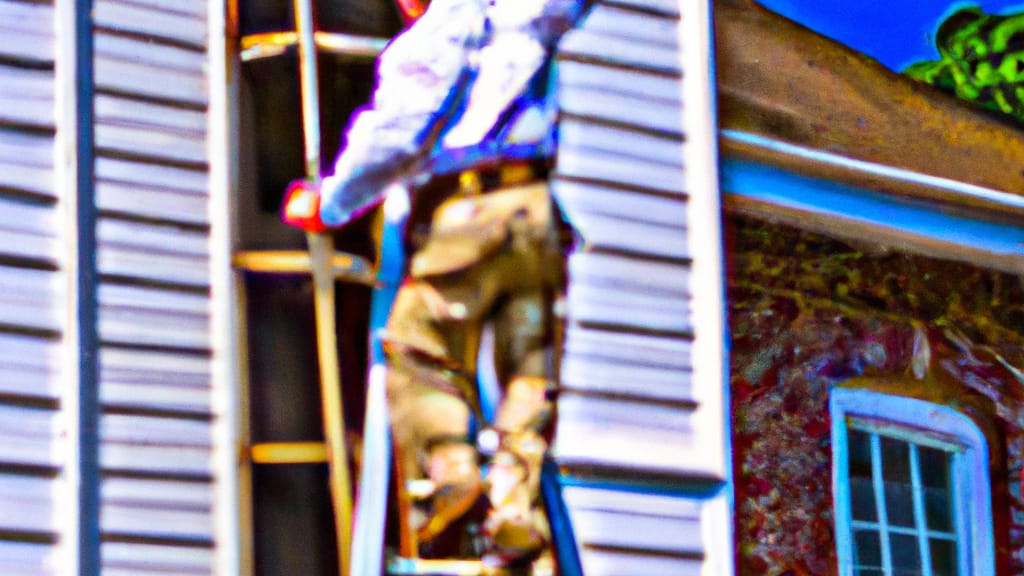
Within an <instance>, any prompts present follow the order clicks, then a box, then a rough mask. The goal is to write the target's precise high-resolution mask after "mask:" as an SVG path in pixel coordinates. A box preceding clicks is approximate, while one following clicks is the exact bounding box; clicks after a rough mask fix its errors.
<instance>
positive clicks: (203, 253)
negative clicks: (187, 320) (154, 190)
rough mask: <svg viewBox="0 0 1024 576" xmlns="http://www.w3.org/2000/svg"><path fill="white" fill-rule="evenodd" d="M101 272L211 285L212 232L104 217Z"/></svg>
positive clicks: (100, 249)
mask: <svg viewBox="0 0 1024 576" xmlns="http://www.w3.org/2000/svg"><path fill="white" fill-rule="evenodd" d="M97 236H98V238H99V245H100V248H99V254H98V260H99V268H100V272H101V273H102V274H106V275H110V276H120V277H125V276H126V277H132V278H138V279H140V280H149V281H154V282H166V283H170V284H180V285H184V286H196V287H205V286H208V285H209V276H210V274H209V246H208V242H209V234H208V233H207V232H206V231H203V230H199V231H197V230H189V229H182V228H179V227H177V226H172V225H163V224H151V223H143V222H138V221H132V220H122V219H120V218H101V219H100V222H99V225H98V228H97Z"/></svg>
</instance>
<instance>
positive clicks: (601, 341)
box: [552, 0, 732, 576]
mask: <svg viewBox="0 0 1024 576" xmlns="http://www.w3.org/2000/svg"><path fill="white" fill-rule="evenodd" d="M682 5H683V6H687V5H690V3H687V2H684V3H682ZM678 6H679V5H678V4H677V3H676V2H674V1H671V0H628V1H625V2H620V1H618V0H614V1H611V0H610V1H609V2H608V3H602V2H598V3H597V4H596V5H595V6H594V8H593V9H592V11H591V12H590V13H589V14H588V15H587V16H586V18H585V19H584V21H583V22H582V23H581V25H580V26H579V27H578V28H577V29H576V30H573V31H572V32H570V33H568V34H567V35H566V36H565V37H564V39H563V41H562V43H561V44H560V46H559V55H558V62H559V68H558V70H559V78H558V82H559V85H558V94H559V108H560V112H561V115H560V118H561V119H560V122H559V148H558V158H557V164H556V166H557V168H556V170H555V173H554V175H553V178H552V187H553V193H554V196H555V198H556V199H557V201H558V203H559V205H560V207H561V208H562V211H563V213H564V214H565V215H566V217H567V218H568V220H569V221H570V223H571V224H572V225H573V227H574V229H575V230H576V232H577V234H578V237H579V242H578V245H577V246H576V248H575V251H574V252H573V253H572V254H570V256H569V262H568V271H569V284H568V289H567V293H566V308H565V309H566V314H567V317H566V331H565V338H564V347H563V357H562V363H561V370H560V383H559V384H560V390H559V394H558V420H557V424H556V434H555V441H554V445H553V447H552V453H553V455H554V457H555V459H556V461H557V462H558V464H559V466H560V469H561V470H562V471H563V474H564V475H565V477H564V485H563V493H562V494H563V497H564V503H565V505H566V509H567V510H568V514H569V518H570V520H571V522H572V526H573V532H574V536H575V538H576V545H577V551H578V553H579V557H580V562H581V567H582V569H583V573H585V574H587V575H588V576H590V575H598V576H601V575H613V574H614V575H618V574H663V575H673V576H675V575H686V574H707V573H715V572H709V571H708V570H709V566H722V565H727V564H728V562H727V560H722V558H724V557H731V554H732V553H731V551H730V550H727V549H724V548H723V547H722V546H721V545H722V544H727V543H726V542H724V539H722V540H717V541H716V542H715V543H709V542H708V541H707V538H708V534H709V533H711V531H712V530H713V528H712V525H713V524H714V525H717V524H715V523H720V524H721V525H725V523H726V522H727V519H726V518H725V515H724V514H723V513H721V512H720V511H717V510H718V509H716V512H714V514H713V515H712V516H714V518H713V521H712V524H709V523H708V522H709V520H708V518H709V514H708V513H707V512H706V510H707V509H708V506H709V505H710V503H711V502H713V501H715V499H713V498H709V496H708V494H710V493H712V492H714V490H715V489H716V488H720V487H721V486H722V485H723V481H724V479H725V474H724V470H722V468H721V465H720V464H719V463H718V462H719V461H721V460H723V459H724V456H721V454H718V456H717V458H714V459H712V461H707V459H705V458H703V456H702V455H705V454H708V453H709V451H712V452H713V451H715V450H716V447H715V444H719V443H721V438H722V428H723V427H724V425H725V424H724V422H723V421H722V418H721V416H718V415H713V416H712V417H710V418H709V417H708V414H707V409H706V408H705V410H704V411H703V412H702V411H701V408H702V406H703V405H704V403H705V401H706V400H707V399H708V398H712V397H715V396H717V397H718V398H719V399H720V398H721V395H722V392H721V390H720V389H715V390H710V391H709V390H707V386H709V385H711V384H703V385H701V384H700V383H699V382H698V380H697V378H696V376H695V374H696V370H697V368H699V367H701V366H703V369H704V370H705V371H706V370H707V369H708V368H710V369H711V370H717V371H719V372H720V371H721V368H722V365H723V364H722V359H721V358H720V357H706V358H701V357H698V356H697V352H696V350H697V346H696V345H695V343H696V342H697V340H696V337H697V335H698V334H701V333H702V331H705V332H704V333H705V335H706V337H707V335H710V337H711V338H714V337H716V336H715V334H714V332H715V330H716V329H720V327H717V326H702V325H700V323H699V322H698V318H703V316H700V315H698V314H697V311H696V306H697V303H696V301H695V298H696V296H697V291H696V289H695V287H696V286H697V284H696V282H697V274H696V273H695V269H694V261H695V260H696V259H698V258H702V257H703V256H702V255H701V248H702V242H704V245H706V242H707V239H706V238H705V237H700V238H699V237H696V236H694V234H695V231H694V228H697V227H698V226H697V225H693V224H692V219H691V214H690V213H691V211H692V210H693V209H694V206H695V205H697V204H701V203H700V202H695V198H696V197H695V195H697V194H717V191H716V190H714V186H711V187H710V188H709V187H708V186H706V184H703V183H706V182H708V181H714V179H713V178H710V179H708V178H706V179H705V180H703V181H700V180H698V179H695V178H694V177H693V176H692V175H691V174H690V170H691V167H690V166H687V162H689V161H690V159H691V158H692V157H693V156H692V155H691V154H688V153H687V146H691V145H692V141H693V139H692V138H691V137H692V136H693V134H691V133H690V127H689V126H688V125H687V122H688V116H687V113H686V112H687V111H686V109H685V106H686V105H687V104H686V103H685V102H684V98H683V95H684V94H685V93H686V90H685V86H684V84H683V82H684V78H689V77H690V74H689V73H684V70H683V65H682V62H683V61H684V59H683V56H682V47H681V46H680V40H679V39H680V36H681V35H680V32H679V28H680V14H679V8H678ZM695 13H696V12H695ZM683 18H686V16H685V15H684V16H683ZM706 24H707V23H706V22H705V23H704V25H705V26H706ZM684 41H685V40H684ZM694 41H695V42H697V41H698V40H694ZM704 41H708V40H707V39H706V38H705V40H704ZM690 64H691V65H693V64H694V63H693V62H692V61H691V63H690ZM707 64H708V60H707V59H704V61H703V62H697V65H707ZM700 76H701V75H699V74H695V75H694V77H695V78H699V77H700ZM709 90H710V88H709ZM706 105H707V110H705V111H704V114H705V115H709V114H711V110H710V105H709V104H706ZM705 131H706V132H707V134H704V135H703V137H704V142H705V143H704V144H702V145H709V146H711V145H713V134H711V133H710V132H711V131H710V129H706V130H705ZM712 169H713V168H712ZM699 170H701V171H704V172H706V171H707V167H706V166H702V167H700V168H699ZM705 176H706V174H705ZM702 182H703V183H702ZM700 199H701V200H703V198H700ZM705 204H706V203H705ZM691 226H694V227H693V228H691ZM714 242H716V243H717V242H718V240H717V239H715V240H714ZM703 305H704V306H710V307H717V308H718V309H721V302H708V301H704V302H703ZM702 386H703V388H702ZM710 406H711V409H712V410H716V409H717V407H718V406H721V404H720V400H719V402H718V403H717V404H716V403H715V402H714V401H712V402H711V403H710ZM717 450H718V452H720V453H721V452H724V445H722V446H719V447H718V448H717ZM698 485H700V486H706V487H708V488H705V490H704V491H703V492H701V491H694V492H688V491H687V490H692V488H690V489H687V488H685V486H698ZM681 487H683V488H681ZM723 509H724V508H723ZM709 546H712V547H715V551H714V552H713V553H709V551H708V549H707V548H708V547H709ZM709 554H710V555H709ZM711 556H713V557H714V558H713V559H712V560H709V559H708V558H709V557H711ZM723 562H724V564H723ZM723 573H724V572H723Z"/></svg>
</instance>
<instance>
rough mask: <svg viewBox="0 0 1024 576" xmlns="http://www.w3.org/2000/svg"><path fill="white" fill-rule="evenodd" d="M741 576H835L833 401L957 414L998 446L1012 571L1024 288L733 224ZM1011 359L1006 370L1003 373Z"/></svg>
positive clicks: (998, 485) (1007, 564) (1021, 511)
mask: <svg viewBox="0 0 1024 576" xmlns="http://www.w3.org/2000/svg"><path fill="white" fill-rule="evenodd" d="M726 236H727V248H728V249H727V254H728V257H727V268H728V272H727V273H728V277H727V290H728V302H729V315H730V319H729V328H730V332H731V341H732V350H731V360H730V363H731V367H730V374H731V402H732V415H733V422H734V424H733V443H734V462H733V464H734V474H735V486H736V488H735V490H736V517H735V535H736V542H737V552H736V554H737V566H738V572H739V573H740V574H756V575H780V574H794V575H798V574H814V575H826V574H835V573H836V571H837V568H836V556H835V542H834V536H833V517H832V508H833V506H832V505H833V502H832V478H831V475H832V464H831V449H832V446H831V439H830V426H831V423H830V418H829V410H828V400H829V394H830V391H831V390H833V389H834V388H835V387H836V386H865V387H871V388H875V389H877V390H879V391H883V392H886V393H890V394H894V395H904V396H912V397H917V398H922V399H926V400H929V401H931V402H936V403H940V404H946V405H950V406H953V407H955V408H956V409H957V410H960V411H961V412H963V413H965V414H967V415H968V416H970V417H971V418H972V419H973V420H974V421H975V423H977V424H978V426H979V428H980V429H981V430H982V432H983V433H984V434H985V436H986V437H987V439H988V440H989V447H990V453H991V455H992V456H991V470H990V471H991V478H992V500H993V502H992V510H993V517H994V534H993V536H994V542H995V548H996V557H997V560H996V563H997V571H998V573H999V574H1019V573H1021V570H1024V563H1022V561H1021V557H1020V554H1019V553H1018V552H1017V551H1018V550H1019V549H1020V547H1021V546H1022V545H1024V538H1022V536H1024V526H1022V525H1020V524H1018V523H1017V522H1020V519H1021V517H1022V515H1024V507H1022V506H1024V501H1022V500H1021V498H1020V489H1019V478H1020V470H1021V461H1020V453H1021V448H1022V447H1024V429H1022V427H1021V422H1022V419H1021V417H1020V397H1021V381H1020V380H1017V379H1016V378H1017V377H1015V376H1014V375H1013V374H1012V372H1011V370H1009V369H1007V368H1006V366H1005V364H1009V365H1012V366H1016V367H1020V366H1022V365H1024V281H1022V278H1021V277H1019V276H1013V275H1009V274H1003V273H997V272H992V271H988V270H984V269H981V268H978V267H975V266H972V265H969V264H961V263H952V262H946V261H941V260H935V259H929V258H924V257H919V256H914V255H909V254H907V253H903V252H899V251H882V250H881V249H880V248H879V247H878V246H877V245H874V244H870V243H867V242H865V243H864V245H862V246H855V245H851V244H848V243H842V242H838V241H835V240H831V239H828V238H826V237H823V236H820V235H816V234H811V233H807V232H802V231H799V230H796V229H792V228H787V227H783V226H779V225H775V224H771V223H766V222H762V221H756V220H751V219H747V218H741V217H733V218H731V219H730V220H729V221H728V223H727V226H726ZM1004 363H1005V364H1004Z"/></svg>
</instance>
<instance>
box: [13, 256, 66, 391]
mask: <svg viewBox="0 0 1024 576" xmlns="http://www.w3.org/2000/svg"><path fill="white" fill-rule="evenodd" d="M8 271H9V269H2V272H8ZM0 306H2V305H0ZM60 379H61V348H60V343H59V342H57V341H55V340H53V339H50V338H42V337H39V338H32V337H28V336H25V335H22V334H6V333H2V332H0V395H13V396H25V397H35V398H42V399H47V400H56V399H57V398H58V397H59V396H60V394H61V392H62V390H61V386H60Z"/></svg>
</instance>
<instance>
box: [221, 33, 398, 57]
mask: <svg viewBox="0 0 1024 576" xmlns="http://www.w3.org/2000/svg"><path fill="white" fill-rule="evenodd" d="M298 43H299V35H298V33H296V32H268V33H266V34H250V35H248V36H243V37H242V53H241V58H242V61H243V62H248V61H250V60H259V59H260V58H270V57H272V56H277V55H279V54H283V53H284V51H285V50H287V49H288V48H290V47H291V46H296V45H298ZM313 43H314V44H315V45H316V47H317V49H319V50H321V51H323V52H327V53H330V54H343V55H346V56H361V57H364V58H376V57H377V55H378V54H380V53H381V51H382V50H384V47H385V46H387V43H388V39H387V38H374V37H371V36H356V35H354V34H342V33H338V32H323V31H320V32H316V33H314V34H313Z"/></svg>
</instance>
